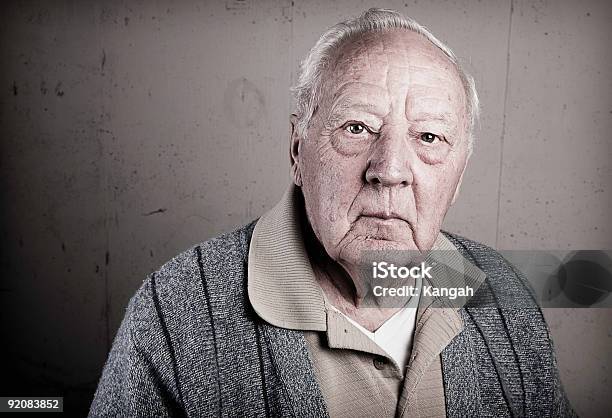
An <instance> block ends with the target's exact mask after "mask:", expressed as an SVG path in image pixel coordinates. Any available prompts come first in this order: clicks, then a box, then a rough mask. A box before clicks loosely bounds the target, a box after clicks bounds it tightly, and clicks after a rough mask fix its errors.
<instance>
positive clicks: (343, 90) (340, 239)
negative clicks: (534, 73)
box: [291, 31, 468, 265]
mask: <svg viewBox="0 0 612 418" xmlns="http://www.w3.org/2000/svg"><path fill="white" fill-rule="evenodd" d="M322 92H323V93H322V97H321V100H320V103H319V108H318V109H317V111H316V112H315V115H314V117H313V119H312V121H311V123H310V126H309V128H308V132H307V135H306V136H307V138H306V139H303V138H299V136H298V135H297V133H296V132H295V130H294V134H293V136H292V146H291V153H292V160H293V172H294V181H295V182H296V184H297V185H301V186H302V193H303V195H304V202H305V206H306V214H307V216H308V220H309V222H310V225H311V227H312V229H313V231H314V233H315V235H316V236H317V238H318V240H319V241H320V242H321V244H322V245H323V246H324V248H325V250H326V251H327V253H328V254H329V256H330V257H331V258H333V259H334V260H336V261H338V262H340V263H341V264H346V263H349V264H353V265H354V264H357V263H358V262H359V259H360V256H361V254H362V252H363V251H371V250H418V251H420V252H425V251H428V250H429V249H431V247H432V245H433V243H434V241H435V239H436V237H437V235H438V233H439V231H440V227H441V224H442V221H443V219H444V216H445V214H446V211H447V210H448V208H449V206H450V205H451V203H452V201H453V200H454V196H455V193H456V191H457V190H458V187H459V185H460V183H461V177H462V174H463V171H464V168H465V165H466V161H467V155H468V136H467V134H466V128H467V123H468V122H467V115H466V97H465V92H464V89H463V86H462V83H461V80H460V78H459V75H458V73H457V71H456V69H455V68H454V66H453V65H452V63H451V62H450V61H449V60H448V59H447V58H446V57H445V56H444V54H443V53H442V52H441V51H440V50H439V49H437V48H436V47H435V46H434V45H432V44H431V43H430V42H429V41H427V40H426V39H425V38H424V37H422V36H421V35H418V34H415V33H413V32H409V31H395V32H392V33H386V34H371V35H369V36H366V37H362V38H361V39H359V40H358V41H354V42H351V43H350V44H348V45H345V46H344V47H342V48H341V50H340V51H339V52H338V55H337V60H336V63H335V66H334V65H332V66H331V68H330V69H329V70H328V71H327V77H326V78H325V80H324V83H323V89H322Z"/></svg>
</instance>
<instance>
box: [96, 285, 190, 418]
mask: <svg viewBox="0 0 612 418" xmlns="http://www.w3.org/2000/svg"><path fill="white" fill-rule="evenodd" d="M165 343H166V342H165V341H164V335H163V330H162V327H161V324H160V322H159V318H158V317H157V315H156V311H155V305H154V303H153V301H152V298H151V286H150V279H148V280H147V281H145V283H144V284H143V286H142V287H141V289H140V290H139V291H138V292H137V293H136V295H135V296H134V297H133V298H132V299H131V300H130V303H129V305H128V309H127V311H126V315H125V317H124V319H123V321H122V323H121V326H120V327H119V330H118V332H117V335H116V337H115V340H114V342H113V346H112V349H111V351H110V354H109V356H108V360H107V361H106V364H105V366H104V370H103V373H102V377H101V379H100V382H99V384H98V388H97V390H96V393H95V395H94V399H93V402H92V404H91V408H90V411H89V416H90V417H117V416H130V417H150V416H156V417H170V416H181V415H183V414H182V413H180V411H179V409H180V408H179V407H178V402H177V400H176V399H177V396H176V390H175V387H174V385H173V380H172V379H173V378H174V375H173V370H172V367H171V364H170V363H171V358H170V357H171V356H169V353H168V350H167V346H166V344H165Z"/></svg>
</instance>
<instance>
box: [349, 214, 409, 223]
mask: <svg viewBox="0 0 612 418" xmlns="http://www.w3.org/2000/svg"><path fill="white" fill-rule="evenodd" d="M359 217H360V218H374V219H379V220H381V221H392V220H399V221H404V222H408V221H407V220H406V219H404V217H402V216H400V215H399V214H396V213H393V212H383V211H373V212H364V213H362V214H361V215H359Z"/></svg>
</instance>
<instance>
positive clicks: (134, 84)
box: [0, 0, 612, 416]
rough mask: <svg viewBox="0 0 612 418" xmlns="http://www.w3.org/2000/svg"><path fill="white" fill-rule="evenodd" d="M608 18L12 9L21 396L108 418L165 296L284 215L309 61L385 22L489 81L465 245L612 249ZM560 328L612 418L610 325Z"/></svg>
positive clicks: (11, 291) (7, 82) (11, 226)
mask: <svg viewBox="0 0 612 418" xmlns="http://www.w3.org/2000/svg"><path fill="white" fill-rule="evenodd" d="M606 3H607V2H605V1H589V2H573V1H554V2H553V1H514V2H511V1H469V0H461V1H449V2H446V1H438V0H436V1H411V2H407V3H406V2H404V1H380V2H377V3H372V2H356V1H346V0H343V1H334V2H331V1H323V0H322V1H308V2H299V1H296V2H295V4H293V2H291V1H286V0H282V1H281V0H279V1H256V0H252V1H244V0H233V1H232V0H225V1H224V0H218V1H209V2H204V1H201V2H196V1H180V2H163V1H158V2H154V3H153V2H142V1H126V2H100V3H92V2H85V1H78V2H77V1H73V2H68V1H56V2H2V5H1V6H0V33H1V40H0V42H1V43H0V58H1V62H2V64H1V67H2V70H1V71H0V132H1V138H2V141H1V144H2V145H1V147H2V149H1V156H0V182H1V190H2V206H1V211H2V212H1V224H0V231H1V239H2V252H1V264H0V268H1V271H0V275H1V276H0V277H1V278H2V282H1V284H0V306H1V314H2V316H1V317H0V320H1V326H2V328H1V329H2V345H3V348H4V350H6V353H5V356H6V355H8V356H9V357H5V358H4V359H5V361H3V363H2V366H0V367H2V369H1V370H0V374H2V373H3V374H2V375H3V383H4V384H6V385H7V387H6V388H4V389H3V391H4V393H2V395H18V394H24V393H25V392H28V393H31V392H36V394H40V395H43V394H46V395H55V396H58V395H64V396H67V397H68V399H67V401H66V404H65V410H68V411H70V410H71V408H72V410H75V411H83V410H84V409H85V408H86V407H87V404H88V402H89V400H90V397H91V395H92V391H93V389H94V388H95V385H96V382H97V379H98V378H99V373H100V371H101V367H102V365H103V362H104V360H105V358H106V354H107V351H108V349H109V346H110V344H111V342H112V338H113V336H114V333H115V331H116V329H117V327H118V324H119V322H120V320H121V318H122V316H123V312H124V308H125V306H126V303H127V301H128V299H129V297H130V296H131V295H132V294H133V292H134V291H135V289H136V288H137V287H138V286H139V284H140V283H141V281H142V280H143V279H144V278H145V276H146V275H147V274H148V273H149V272H151V271H153V270H154V269H156V268H157V267H158V266H159V265H160V264H161V263H162V262H164V261H165V260H167V259H168V258H170V257H172V256H173V255H175V254H176V253H178V252H179V251H181V250H183V249H185V248H187V247H189V246H191V245H192V244H195V243H197V242H200V241H202V240H205V239H207V238H210V237H212V236H214V235H217V234H219V233H221V232H223V231H227V230H229V229H231V228H233V227H236V226H238V225H241V224H243V223H245V222H247V221H249V220H251V219H253V218H255V217H257V216H259V215H260V214H261V213H263V212H264V211H266V210H267V209H268V208H270V207H271V206H272V205H273V204H274V203H275V202H276V201H277V199H278V198H279V197H280V196H281V194H282V192H283V190H284V189H285V187H286V185H287V184H288V181H289V174H288V173H289V171H288V168H289V165H288V163H289V158H288V139H289V122H288V114H289V112H290V109H291V99H290V95H289V93H288V87H289V86H290V85H291V84H292V82H293V81H294V80H295V77H296V68H297V64H298V62H299V59H300V58H301V57H303V55H304V54H305V53H306V51H307V50H308V48H309V47H310V46H311V45H312V44H313V43H314V42H315V40H316V39H317V37H318V35H319V34H320V33H321V31H322V30H323V29H324V28H326V27H327V26H329V25H331V24H333V23H335V22H337V21H339V20H341V19H343V18H345V17H347V16H348V15H354V14H357V13H358V12H360V11H361V10H363V9H365V8H367V7H371V6H375V5H376V6H388V7H392V8H395V9H397V10H399V11H402V12H404V13H406V14H407V15H410V16H412V17H414V18H416V19H417V20H418V21H419V22H421V23H422V24H424V25H426V26H428V27H429V28H430V29H431V30H432V31H433V32H434V33H435V34H436V35H438V36H439V37H440V38H441V39H442V40H444V41H446V42H448V43H449V45H450V46H451V47H452V48H453V49H455V51H456V52H457V53H458V55H460V56H461V57H463V58H465V62H466V63H467V67H468V69H469V70H470V71H471V72H472V73H473V74H474V76H475V78H476V82H477V86H478V89H479V91H480V95H481V98H482V107H483V118H482V122H481V126H480V128H479V130H478V132H477V142H476V147H475V153H474V156H473V158H472V161H471V162H470V167H469V168H468V171H467V173H466V178H465V180H464V188H463V192H462V195H461V196H460V198H459V201H458V203H457V204H456V206H455V207H454V208H453V209H452V211H451V212H450V213H449V216H448V218H447V222H446V229H448V230H451V231H454V232H458V233H461V234H463V235H466V236H468V237H470V238H472V239H476V240H479V241H482V242H484V243H487V244H490V245H492V246H494V247H497V248H502V249H562V250H572V249H583V248H587V249H597V248H612V233H611V229H612V228H611V225H610V216H609V212H608V210H609V207H610V203H611V201H612V190H611V188H610V185H611V180H612V170H611V166H610V157H611V148H612V146H611V145H610V130H611V128H612V117H611V116H612V115H611V114H612V103H611V100H610V99H611V95H610V92H611V83H612V81H611V80H612V78H611V77H610V75H611V73H612V72H611V71H610V70H611V66H612V59H611V56H610V47H609V41H610V39H612V29H611V26H610V22H611V21H612V7H610V5H609V4H606ZM546 315H547V317H548V319H549V323H550V326H551V328H552V332H553V336H554V340H555V343H556V346H557V352H558V358H559V363H560V369H561V373H562V378H563V381H564V384H565V386H566V388H567V391H568V393H569V396H570V399H571V400H572V402H573V404H574V405H575V407H576V409H577V410H578V412H580V413H581V414H583V415H584V416H596V415H599V414H600V415H604V414H606V413H607V411H610V410H611V409H612V397H610V396H609V384H610V382H609V379H610V376H611V374H612V369H611V367H612V361H611V360H610V353H612V314H611V311H610V310H603V309H600V310H595V309H590V310H587V309H582V310H569V309H566V310H562V309H556V310H547V311H546ZM6 359H8V360H6ZM7 376H8V377H7Z"/></svg>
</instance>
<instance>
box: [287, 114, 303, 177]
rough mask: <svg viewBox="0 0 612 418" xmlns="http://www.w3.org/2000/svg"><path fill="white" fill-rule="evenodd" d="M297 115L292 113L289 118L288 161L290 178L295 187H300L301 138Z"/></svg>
mask: <svg viewBox="0 0 612 418" xmlns="http://www.w3.org/2000/svg"><path fill="white" fill-rule="evenodd" d="M297 119H298V118H297V115H296V114H294V113H292V114H291V116H290V117H289V122H291V140H290V141H289V159H290V163H291V177H292V178H293V183H294V184H295V185H296V186H298V187H299V186H301V185H302V173H301V165H300V149H301V144H302V142H301V141H302V138H301V137H300V135H299V134H298V132H297Z"/></svg>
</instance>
